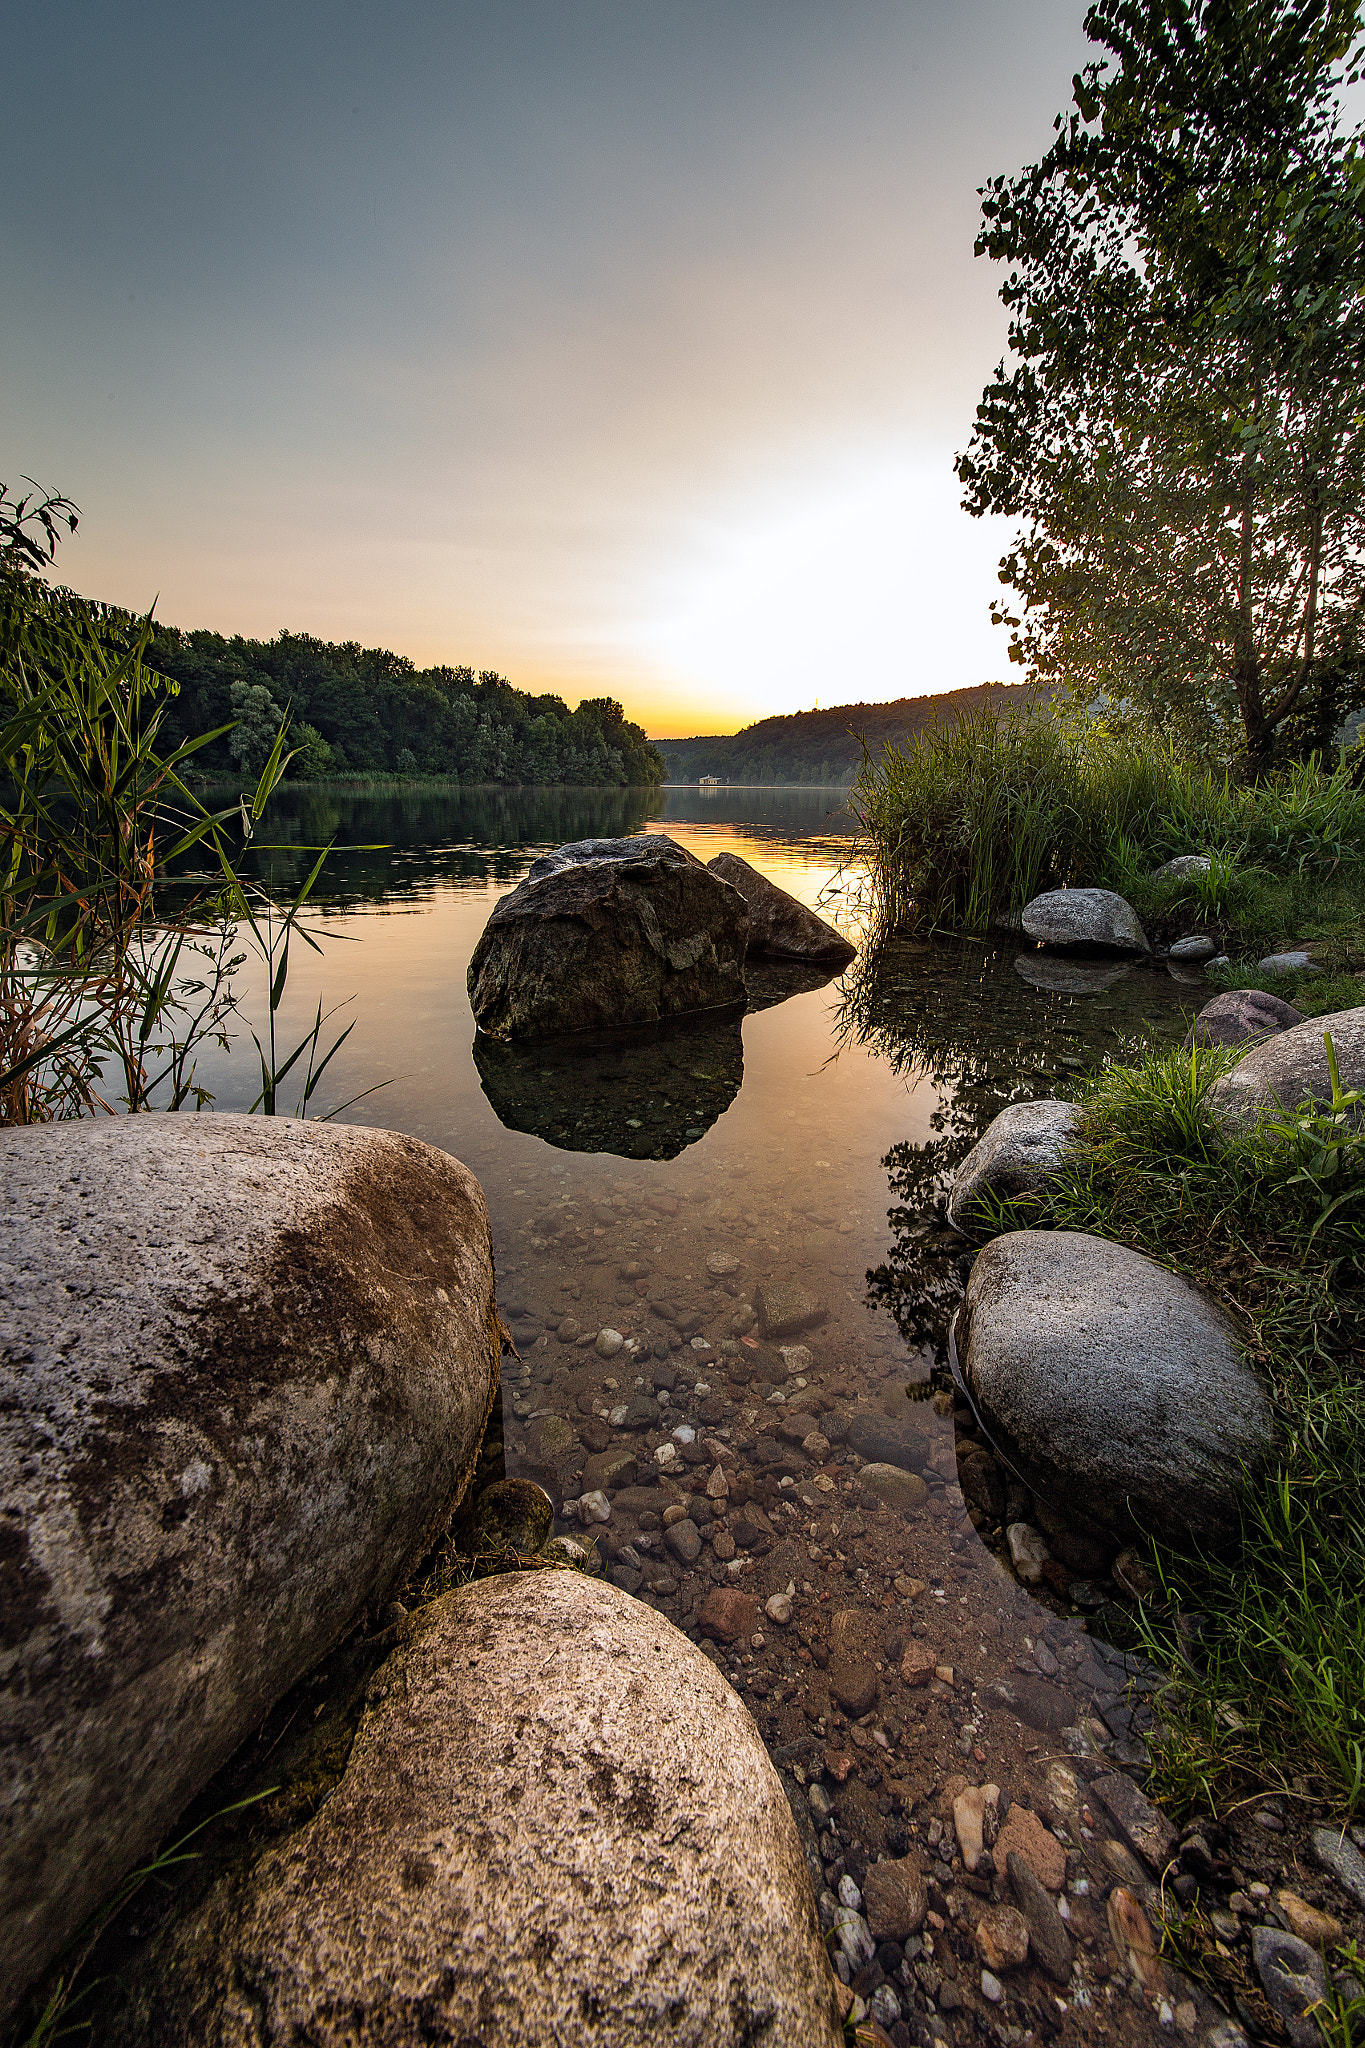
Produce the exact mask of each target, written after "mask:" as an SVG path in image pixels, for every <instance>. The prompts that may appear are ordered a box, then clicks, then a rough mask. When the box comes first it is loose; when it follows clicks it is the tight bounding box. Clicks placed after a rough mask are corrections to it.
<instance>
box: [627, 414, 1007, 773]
mask: <svg viewBox="0 0 1365 2048" xmlns="http://www.w3.org/2000/svg"><path fill="white" fill-rule="evenodd" d="M993 525H994V522H991V523H990V524H989V525H988V524H987V523H986V522H981V521H972V520H969V519H968V518H967V516H966V514H965V513H963V512H962V511H961V510H960V508H959V506H958V489H957V483H956V479H955V478H954V476H953V474H952V469H951V466H950V464H949V463H948V462H947V461H946V460H941V459H940V460H936V461H933V462H930V461H928V460H926V459H925V458H924V457H922V456H916V455H913V454H910V453H897V452H893V451H883V450H880V449H873V450H866V451H861V452H859V453H858V454H856V455H851V456H845V457H843V458H841V459H836V460H833V461H831V460H828V459H827V460H826V461H825V462H823V463H822V464H820V465H818V466H814V465H812V466H810V467H808V468H807V470H806V472H805V473H804V474H803V475H801V476H799V477H790V476H788V477H783V478H781V479H775V480H774V481H773V482H771V483H770V484H768V485H767V486H766V487H765V488H764V489H763V490H761V491H750V492H747V493H737V494H735V496H734V497H733V498H732V499H731V500H730V502H729V503H728V504H726V505H724V506H722V507H720V508H717V509H715V510H713V511H711V512H709V513H704V514H696V515H694V516H693V517H692V518H691V519H689V520H688V521H687V522H686V523H685V525H683V526H682V527H681V528H680V529H679V531H678V532H677V534H676V536H675V543H674V546H673V547H672V549H671V550H670V554H671V559H670V560H669V561H668V562H667V563H666V564H665V563H660V562H658V561H657V560H656V561H655V562H654V563H653V564H650V565H647V566H646V567H645V569H644V570H643V573H642V575H641V579H640V580H641V584H642V588H643V592H644V602H643V603H642V604H641V605H640V607H639V610H638V612H637V613H636V615H635V616H634V617H633V618H631V619H630V620H629V621H628V622H627V623H626V624H625V625H624V626H623V629H622V632H621V635H620V639H619V641H618V642H617V645H616V648H615V650H614V651H615V654H616V657H617V659H618V660H621V659H622V658H623V657H624V659H625V660H627V661H629V660H631V658H632V657H633V662H634V664H638V666H639V668H640V669H643V670H646V671H647V670H648V669H652V670H653V671H654V673H655V675H656V677H657V678H658V680H657V681H656V682H653V683H651V682H650V681H649V680H648V679H647V674H646V675H645V676H642V677H641V680H640V681H639V682H638V683H637V684H636V685H635V687H634V688H633V689H632V690H631V691H630V695H631V698H632V700H633V708H632V710H631V715H632V716H633V717H636V718H639V719H640V720H641V722H642V723H644V725H645V726H646V729H647V730H648V731H649V732H650V733H651V734H656V735H658V736H659V737H660V738H682V737H686V736H690V735H692V734H696V733H701V732H733V731H737V730H739V729H740V728H741V727H743V726H746V725H751V724H753V723H755V722H756V721H757V720H759V719H761V718H767V717H771V716H774V715H776V714H783V713H789V712H793V711H797V710H809V709H811V708H812V707H813V706H814V705H815V704H816V703H817V701H818V702H819V703H822V704H824V705H825V706H826V707H827V708H828V707H831V706H834V705H838V704H847V703H855V702H858V701H864V702H885V701H887V700H889V699H892V698H896V697H915V696H925V695H936V694H938V693H939V692H941V691H944V690H952V689H959V688H962V687H964V686H966V685H969V684H973V683H979V682H985V681H989V680H993V679H999V678H1002V677H1003V676H1004V674H1005V671H1006V666H1007V664H1006V659H1005V645H1004V637H1003V634H1002V633H1001V632H1000V630H999V629H998V628H993V627H992V626H991V624H990V613H989V600H990V597H991V595H992V594H993V592H994V591H995V590H996V589H997V588H998V585H997V580H996V564H997V562H998V559H999V557H1000V554H1001V552H1002V541H1001V535H1000V533H999V532H997V531H993V530H991V528H992V526H993ZM684 707H685V708H684Z"/></svg>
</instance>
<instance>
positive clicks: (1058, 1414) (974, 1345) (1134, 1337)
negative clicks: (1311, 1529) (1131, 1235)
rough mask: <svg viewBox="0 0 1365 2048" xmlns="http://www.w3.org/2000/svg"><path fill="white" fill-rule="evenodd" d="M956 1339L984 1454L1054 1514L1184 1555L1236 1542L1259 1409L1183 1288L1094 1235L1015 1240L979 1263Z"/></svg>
mask: <svg viewBox="0 0 1365 2048" xmlns="http://www.w3.org/2000/svg"><path fill="white" fill-rule="evenodd" d="M954 1337H955V1344H956V1351H957V1359H958V1370H959V1372H960V1374H961V1377H962V1381H963V1384H964V1386H965V1388H966V1390H967V1393H968V1395H969V1397H970V1399H971V1402H972V1405H973V1407H974V1408H975V1409H976V1412H977V1414H978V1415H979V1416H980V1418H981V1421H982V1424H983V1426H984V1427H985V1429H986V1432H987V1434H988V1435H989V1437H990V1439H991V1441H992V1443H994V1445H995V1446H996V1448H997V1449H998V1450H999V1451H1000V1453H1001V1454H1002V1456H1003V1457H1004V1458H1005V1459H1006V1460H1007V1461H1008V1463H1009V1464H1010V1465H1011V1466H1012V1467H1013V1468H1014V1470H1015V1471H1016V1472H1017V1473H1018V1475H1019V1477H1020V1478H1021V1479H1022V1480H1023V1481H1024V1483H1025V1485H1026V1486H1028V1487H1030V1488H1031V1489H1032V1490H1033V1492H1035V1493H1036V1494H1038V1495H1039V1496H1040V1497H1041V1498H1042V1499H1043V1500H1045V1501H1047V1502H1050V1503H1051V1504H1052V1505H1053V1506H1054V1507H1056V1508H1057V1509H1058V1510H1059V1511H1060V1512H1063V1513H1065V1514H1067V1515H1069V1516H1072V1517H1074V1518H1076V1519H1077V1520H1080V1521H1083V1522H1089V1523H1093V1524H1095V1525H1097V1526H1098V1527H1100V1528H1106V1529H1111V1530H1114V1531H1116V1532H1117V1533H1120V1534H1125V1535H1126V1534H1127V1533H1128V1532H1129V1531H1130V1530H1131V1529H1132V1528H1134V1527H1138V1528H1142V1529H1144V1530H1148V1531H1150V1532H1151V1533H1152V1534H1154V1535H1157V1536H1161V1537H1165V1538H1168V1539H1170V1538H1174V1539H1178V1540H1179V1541H1182V1542H1189V1541H1191V1540H1192V1541H1194V1542H1196V1543H1221V1542H1223V1541H1225V1540H1226V1539H1228V1538H1229V1537H1231V1536H1233V1535H1234V1534H1235V1533H1236V1530H1237V1526H1238V1518H1237V1500H1238V1491H1239V1487H1240V1484H1241V1480H1242V1474H1243V1469H1244V1468H1250V1469H1254V1468H1256V1467H1257V1466H1259V1465H1260V1463H1261V1462H1262V1460H1263V1459H1264V1458H1265V1456H1266V1455H1267V1453H1268V1451H1269V1449H1270V1444H1271V1434H1272V1424H1271V1415H1270V1407H1269V1403H1268V1401H1267V1399H1266V1395H1265V1392H1264V1390H1263V1389H1262V1386H1261V1383H1260V1381H1259V1380H1258V1378H1257V1377H1256V1374H1255V1373H1254V1372H1253V1371H1252V1370H1251V1368H1250V1367H1249V1366H1248V1365H1246V1364H1245V1363H1244V1361H1243V1359H1242V1356H1241V1353H1240V1350H1239V1348H1238V1344H1237V1339H1236V1334H1235V1332H1234V1330H1233V1327H1232V1325H1231V1323H1230V1322H1229V1320H1228V1318H1227V1317H1226V1316H1225V1315H1224V1314H1223V1312H1222V1310H1221V1309H1219V1308H1218V1307H1217V1306H1216V1305H1215V1304H1214V1303H1213V1302H1211V1301H1210V1300H1208V1298H1207V1297H1206V1296H1205V1295H1203V1294H1201V1293H1200V1292H1199V1291H1198V1289H1196V1288H1195V1287H1193V1286H1192V1285H1191V1284H1190V1282H1189V1281H1188V1280H1182V1279H1180V1278H1179V1277H1178V1276H1177V1275H1176V1274H1174V1273H1168V1272H1167V1271H1166V1270H1165V1268H1164V1267H1162V1266H1158V1265H1157V1264H1156V1263H1155V1261H1154V1260H1152V1259H1148V1258H1144V1257H1143V1255H1142V1254H1141V1253H1140V1252H1135V1251H1130V1250H1128V1249H1127V1247H1126V1246H1123V1245H1117V1244H1110V1243H1108V1242H1107V1241H1106V1240H1105V1239H1103V1238H1099V1237H1088V1236H1085V1235H1083V1234H1082V1233H1080V1232H1077V1231H1071V1230H1018V1231H1012V1232H1010V1233H1009V1234H1008V1235H1006V1236H1004V1237H997V1238H996V1239H994V1241H993V1242H992V1243H990V1244H988V1245H987V1246H986V1247H985V1249H984V1251H982V1252H980V1253H978V1255H977V1258H976V1261H975V1263H974V1265H973V1267H972V1271H971V1278H970V1279H969V1281H968V1283H967V1292H966V1296H965V1298H964V1301H963V1305H962V1308H961V1310H960V1311H959V1314H958V1318H957V1323H956V1327H955V1331H954Z"/></svg>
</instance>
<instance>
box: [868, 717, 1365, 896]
mask: <svg viewBox="0 0 1365 2048" xmlns="http://www.w3.org/2000/svg"><path fill="white" fill-rule="evenodd" d="M851 807H852V808H853V810H854V812H855V814H856V815H857V817H858V818H859V819H860V820H861V822H862V825H863V830H864V842H863V853H864V856H865V858H866V860H867V862H868V865H869V869H870V872H871V878H872V888H873V898H874V905H875V909H876V913H877V916H878V920H879V922H880V923H881V924H882V925H883V926H884V927H885V928H887V929H891V930H905V931H935V930H937V931H964V932H982V931H985V930H987V929H988V928H989V927H990V926H991V925H992V924H1002V923H1003V924H1008V923H1010V922H1011V921H1013V920H1015V919H1017V917H1018V914H1019V912H1020V911H1021V910H1022V909H1023V907H1024V905H1025V904H1026V903H1027V902H1028V901H1029V899H1030V898H1031V897H1033V896H1036V895H1038V894H1040V893H1041V892H1042V891H1043V890H1045V889H1053V888H1063V887H1072V888H1074V887H1080V886H1085V885H1091V886H1099V887H1105V888H1113V889H1117V890H1119V892H1120V893H1121V894H1125V895H1129V896H1130V897H1131V898H1132V899H1133V900H1134V902H1135V906H1136V907H1137V908H1138V909H1139V910H1140V911H1141V910H1143V909H1144V908H1145V909H1147V910H1149V911H1150V910H1153V909H1156V910H1159V909H1163V908H1168V909H1172V910H1174V909H1183V908H1187V907H1188V908H1190V909H1192V910H1194V911H1195V912H1196V913H1200V914H1202V915H1203V916H1204V917H1205V918H1206V919H1208V920H1211V921H1213V922H1215V923H1217V924H1219V925H1222V926H1231V927H1237V926H1238V923H1239V920H1242V921H1245V923H1246V926H1247V929H1248V930H1252V929H1255V930H1262V929H1264V930H1266V931H1267V932H1269V933H1270V935H1271V936H1273V935H1274V934H1275V933H1277V932H1278V931H1279V930H1280V929H1281V927H1282V923H1283V922H1284V921H1285V920H1288V922H1289V924H1290V928H1291V929H1292V926H1293V924H1294V922H1295V921H1296V920H1297V917H1298V916H1299V915H1304V914H1309V913H1311V911H1312V910H1313V907H1314V905H1315V904H1316V903H1317V900H1318V896H1319V894H1320V892H1321V891H1322V890H1323V888H1324V887H1325V886H1326V885H1328V884H1329V883H1332V882H1333V881H1335V880H1337V879H1338V878H1339V879H1340V881H1341V884H1342V891H1343V894H1344V895H1345V896H1346V897H1349V895H1350V890H1351V888H1352V887H1353V888H1354V892H1355V895H1354V901H1355V902H1356V903H1357V904H1358V903H1359V900H1360V868H1361V860H1362V848H1365V789H1362V788H1360V787H1358V786H1357V782H1356V779H1355V766H1354V764H1353V763H1351V762H1349V761H1347V760H1346V759H1343V760H1342V761H1341V762H1340V763H1339V764H1338V766H1337V767H1336V768H1335V769H1332V770H1328V769H1326V768H1324V767H1322V766H1321V765H1320V764H1318V763H1317V762H1316V761H1314V762H1309V763H1306V764H1299V765H1296V766H1293V767H1290V768H1287V769H1285V770H1283V771H1280V772H1279V773H1277V774H1276V775H1274V776H1272V777H1269V778H1267V779H1266V780H1264V781H1262V782H1258V783H1255V784H1238V783H1235V782H1234V781H1233V780H1232V777H1231V776H1230V775H1229V774H1228V773H1227V772H1226V771H1219V770H1216V769H1213V768H1209V767H1199V766H1195V765H1191V764H1190V763H1188V762H1185V761H1183V760H1182V759H1181V758H1180V757H1179V756H1178V755H1177V754H1176V752H1175V751H1174V749H1173V748H1172V747H1171V746H1170V745H1169V744H1167V743H1165V742H1164V741H1161V740H1158V739H1154V738H1147V737H1143V736H1135V735H1132V734H1126V733H1125V734H1122V735H1120V734H1118V733H1116V732H1114V731H1113V730H1112V729H1110V728H1109V727H1107V726H1105V725H1103V724H1099V723H1092V724H1083V723H1080V722H1079V721H1076V720H1073V719H1068V718H1064V717H1062V716H1060V715H1059V714H1057V713H1056V712H1055V711H1054V710H1052V708H1051V707H1049V706H1046V705H1042V704H1035V705H1034V706H1032V707H1031V708H1030V709H1028V710H1026V711H1025V712H1023V713H1022V714H1019V715H1015V716H1010V717H996V716H994V715H992V714H991V713H990V712H988V711H979V712H974V713H968V714H967V715H965V716H963V717H960V718H958V719H956V720H955V721H953V722H951V723H945V724H942V725H938V726H934V727H931V728H930V729H928V730H927V731H924V732H922V733H919V734H917V735H916V736H915V737H914V738H913V739H912V740H910V741H909V742H908V743H907V744H906V745H905V746H903V747H895V746H887V747H886V748H884V749H883V752H882V756H881V758H880V760H877V761H874V760H873V759H872V757H871V756H870V755H869V756H867V757H866V758H865V760H864V763H863V768H862V771H861V773H860V775H859V777H858V779H857V781H856V782H855V784H854V787H853V792H852V797H851ZM1182 853H1202V854H1206V855H1208V856H1210V857H1211V859H1212V863H1213V865H1212V867H1211V870H1210V873H1209V874H1208V875H1207V876H1201V877H1185V878H1183V879H1181V880H1175V879H1172V880H1170V881H1168V882H1163V883H1152V882H1151V875H1152V871H1153V870H1154V869H1155V868H1157V867H1159V866H1160V865H1162V864H1163V863H1164V862H1165V861H1167V860H1170V859H1172V858H1173V857H1174V856H1175V855H1177V854H1182ZM1249 871H1254V872H1249ZM1287 884H1297V891H1296V889H1295V887H1294V886H1288V887H1286V885H1287ZM1144 890H1146V891H1147V892H1148V893H1147V899H1146V901H1145V903H1144V902H1143V901H1138V898H1139V896H1142V895H1143V893H1144Z"/></svg>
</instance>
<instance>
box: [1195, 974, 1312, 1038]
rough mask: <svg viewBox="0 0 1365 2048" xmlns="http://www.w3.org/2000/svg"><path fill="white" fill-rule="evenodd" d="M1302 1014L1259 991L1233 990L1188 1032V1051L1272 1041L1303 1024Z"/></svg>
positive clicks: (1210, 1006) (1205, 1011) (1217, 999)
mask: <svg viewBox="0 0 1365 2048" xmlns="http://www.w3.org/2000/svg"><path fill="white" fill-rule="evenodd" d="M1302 1022H1303V1012H1302V1010H1296V1009H1295V1008H1294V1005H1293V1004H1292V1003H1282V1002H1281V1001H1280V998H1279V997H1278V996H1268V995H1266V994H1265V992H1264V990H1262V989H1259V988H1230V989H1225V990H1224V992H1223V994H1222V995H1220V996H1215V997H1214V999H1213V1001H1212V1002H1211V1003H1205V1005H1204V1007H1203V1009H1202V1010H1201V1011H1200V1012H1199V1015H1198V1016H1197V1017H1196V1018H1195V1020H1194V1022H1193V1024H1191V1026H1190V1028H1189V1030H1188V1031H1187V1032H1186V1033H1185V1051H1186V1052H1189V1051H1190V1049H1191V1047H1192V1046H1196V1045H1245V1044H1247V1043H1248V1041H1249V1040H1251V1039H1256V1038H1273V1037H1274V1036H1275V1034H1276V1032H1279V1031H1288V1030H1289V1028H1290V1027H1291V1025H1294V1024H1302Z"/></svg>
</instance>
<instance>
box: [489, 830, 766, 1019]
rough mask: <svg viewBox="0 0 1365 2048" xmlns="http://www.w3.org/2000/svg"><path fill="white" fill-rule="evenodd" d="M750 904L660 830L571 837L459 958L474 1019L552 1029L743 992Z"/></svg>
mask: <svg viewBox="0 0 1365 2048" xmlns="http://www.w3.org/2000/svg"><path fill="white" fill-rule="evenodd" d="M748 943H749V909H748V905H747V904H746V903H745V901H744V898H743V897H742V896H741V895H740V894H739V891H738V890H737V889H732V888H731V887H730V885H729V883H728V882H724V881H722V880H721V878H720V876H719V875H713V874H711V873H710V871H709V870H708V869H707V868H704V867H703V866H702V864H701V862H700V861H699V860H697V859H695V858H694V856H693V855H692V854H690V853H689V852H688V851H687V849H686V847H683V846H679V845H678V843H677V841H676V840H673V839H669V838H667V837H666V836H665V835H664V834H662V833H650V834H648V835H646V836H644V837H642V838H638V839H579V840H576V841H574V843H573V844H572V845H569V846H561V847H558V848H557V849H556V850H555V852H553V853H545V854H542V855H541V857H540V859H539V860H537V861H535V862H534V863H533V865H532V867H531V869H530V871H529V873H528V874H527V876H526V879H525V881H524V882H522V883H521V884H520V885H519V886H518V887H517V888H515V889H513V890H512V891H511V892H510V893H509V894H508V895H506V896H504V897H503V898H502V899H501V900H500V901H499V902H498V904H497V905H496V906H495V908H494V910H493V914H492V916H491V917H490V918H489V920H488V923H487V924H486V925H485V926H484V929H483V932H482V934H481V936H480V938H479V943H478V944H477V946H475V948H474V953H473V957H472V959H471V960H470V963H469V1000H470V1002H471V1004H472V1005H473V1009H474V1021H475V1023H476V1024H477V1025H478V1027H479V1029H480V1030H481V1031H486V1032H488V1033H489V1034H490V1035H491V1036H493V1037H495V1038H525V1039H539V1038H552V1037H555V1036H557V1035H559V1034H561V1033H568V1032H575V1031H603V1030H609V1029H612V1028H614V1027H615V1026H618V1025H623V1024H657V1023H659V1022H660V1021H661V1020H662V1019H663V1018H666V1017H679V1016H685V1015H687V1014H688V1013H690V1012H692V1011H696V1010H715V1009H721V1008H723V1007H725V1006H726V1005H727V1004H731V1003H742V1002H743V1001H744V995H745V991H744V955H745V951H746V949H747V947H748Z"/></svg>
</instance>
